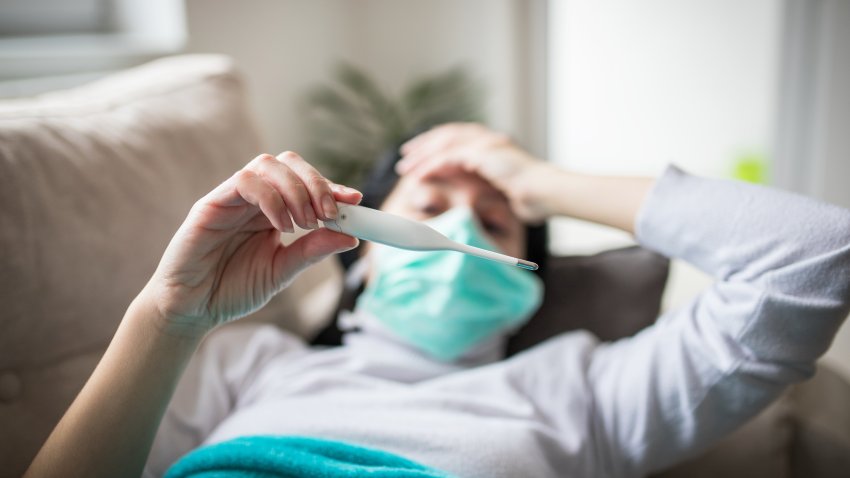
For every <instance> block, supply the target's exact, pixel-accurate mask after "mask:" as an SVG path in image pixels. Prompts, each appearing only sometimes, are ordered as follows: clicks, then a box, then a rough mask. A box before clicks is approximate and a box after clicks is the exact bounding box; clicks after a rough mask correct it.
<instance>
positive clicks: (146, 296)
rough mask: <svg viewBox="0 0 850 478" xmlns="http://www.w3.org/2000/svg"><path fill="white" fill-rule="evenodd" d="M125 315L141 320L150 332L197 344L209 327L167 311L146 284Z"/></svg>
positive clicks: (173, 339)
mask: <svg viewBox="0 0 850 478" xmlns="http://www.w3.org/2000/svg"><path fill="white" fill-rule="evenodd" d="M127 316H128V317H129V318H130V320H132V321H137V322H143V323H144V325H145V326H146V328H149V329H150V330H151V333H153V334H155V335H157V336H161V337H162V338H165V339H167V340H170V341H174V342H185V343H188V344H197V343H198V342H200V340H201V339H202V338H203V337H204V336H205V335H206V334H207V333H208V332H209V331H210V329H211V327H209V326H206V325H203V324H199V323H198V322H197V321H196V320H188V319H186V318H181V317H179V316H176V315H174V314H171V313H169V312H168V311H167V310H165V309H164V308H163V307H161V306H160V305H159V302H158V301H157V294H156V292H155V291H153V290H151V289H150V286H149V285H148V286H146V287H145V288H144V289H142V291H141V292H140V293H139V295H138V296H136V298H135V299H134V300H133V302H132V303H131V304H130V307H129V308H128V309H127Z"/></svg>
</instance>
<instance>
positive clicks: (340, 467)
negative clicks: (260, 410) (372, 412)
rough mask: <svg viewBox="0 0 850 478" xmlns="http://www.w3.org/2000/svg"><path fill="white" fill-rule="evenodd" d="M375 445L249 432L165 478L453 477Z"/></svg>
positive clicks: (187, 460) (194, 456)
mask: <svg viewBox="0 0 850 478" xmlns="http://www.w3.org/2000/svg"><path fill="white" fill-rule="evenodd" d="M451 476H452V475H449V474H447V473H444V472H441V471H437V470H434V469H432V468H428V467H426V466H423V465H420V464H419V463H416V462H413V461H410V460H408V459H406V458H402V457H400V456H398V455H393V454H391V453H387V452H384V451H380V450H375V449H372V448H365V447H360V446H355V445H349V444H347V443H342V442H338V441H330V440H322V439H318V438H305V437H292V436H249V437H241V438H236V439H234V440H230V441H226V442H223V443H217V444H215V445H210V446H205V447H203V448H198V449H197V450H194V451H192V452H191V453H189V454H187V455H185V456H184V457H183V458H181V459H180V460H179V461H177V463H175V464H174V465H172V466H171V468H169V470H168V472H167V473H166V474H165V478H284V477H286V478H294V477H316V478H353V477H370V478H451Z"/></svg>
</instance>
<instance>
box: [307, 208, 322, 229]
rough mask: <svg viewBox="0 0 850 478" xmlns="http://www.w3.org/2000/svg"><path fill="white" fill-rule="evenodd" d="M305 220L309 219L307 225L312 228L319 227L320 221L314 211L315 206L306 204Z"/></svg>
mask: <svg viewBox="0 0 850 478" xmlns="http://www.w3.org/2000/svg"><path fill="white" fill-rule="evenodd" d="M304 220H305V221H307V226H309V227H310V229H318V228H319V222H318V221H317V220H316V213H314V212H313V206H310V205H309V204H308V205H307V206H304Z"/></svg>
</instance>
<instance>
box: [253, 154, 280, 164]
mask: <svg viewBox="0 0 850 478" xmlns="http://www.w3.org/2000/svg"><path fill="white" fill-rule="evenodd" d="M269 161H274V156H272V155H270V154H268V153H263V154H261V155H259V156H257V157H256V158H254V160H253V161H251V162H252V163H254V164H262V163H268V162H269Z"/></svg>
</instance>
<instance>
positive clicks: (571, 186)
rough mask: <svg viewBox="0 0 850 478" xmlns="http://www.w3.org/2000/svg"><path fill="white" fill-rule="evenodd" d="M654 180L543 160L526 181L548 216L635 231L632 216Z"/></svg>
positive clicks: (535, 199) (531, 193) (633, 216)
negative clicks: (567, 167) (585, 171)
mask: <svg viewBox="0 0 850 478" xmlns="http://www.w3.org/2000/svg"><path fill="white" fill-rule="evenodd" d="M654 183H655V180H654V179H652V178H642V177H621V176H597V175H589V174H579V173H574V172H569V171H566V170H564V169H561V168H558V167H557V166H554V165H552V164H548V163H547V164H544V165H541V167H540V168H539V169H538V170H537V171H535V172H534V178H533V179H532V180H531V181H529V184H532V186H530V187H529V193H528V194H530V195H534V196H536V197H535V198H533V199H532V200H533V201H537V202H540V203H541V204H543V206H542V207H543V209H545V210H546V212H547V215H550V216H568V217H573V218H576V219H582V220H585V221H590V222H595V223H598V224H604V225H607V226H611V227H616V228H618V229H622V230H624V231H626V232H630V233H634V232H635V231H634V227H635V226H634V225H635V219H636V217H637V214H638V211H639V210H640V207H641V205H642V204H643V201H644V199H645V198H646V196H647V193H648V192H649V190H650V189H651V188H652V185H653V184H654Z"/></svg>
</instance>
